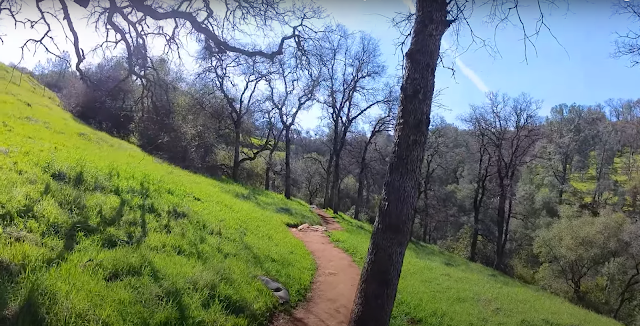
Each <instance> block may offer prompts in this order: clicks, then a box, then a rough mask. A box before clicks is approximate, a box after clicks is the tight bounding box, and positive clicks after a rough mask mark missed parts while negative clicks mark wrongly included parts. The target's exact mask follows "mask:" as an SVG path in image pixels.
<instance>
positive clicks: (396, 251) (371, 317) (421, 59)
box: [349, 0, 450, 326]
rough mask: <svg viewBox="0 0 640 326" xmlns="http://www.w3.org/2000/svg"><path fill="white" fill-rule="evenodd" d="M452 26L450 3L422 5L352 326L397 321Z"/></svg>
mask: <svg viewBox="0 0 640 326" xmlns="http://www.w3.org/2000/svg"><path fill="white" fill-rule="evenodd" d="M449 25H450V22H449V21H448V20H447V1H446V0H417V1H416V16H415V22H414V26H413V33H412V38H411V45H410V47H409V50H408V51H407V53H406V57H405V60H406V61H405V68H406V70H405V74H404V77H403V82H402V87H401V95H400V108H399V110H398V111H399V112H398V121H397V125H396V133H395V142H394V146H393V154H392V156H391V160H390V163H389V167H388V174H387V180H386V181H385V185H384V190H383V195H382V200H381V202H380V207H379V211H378V218H377V219H376V222H375V223H374V226H373V233H372V235H371V242H370V244H369V252H368V254H367V258H366V260H365V263H364V266H363V268H362V274H361V277H360V282H359V284H358V291H357V293H356V298H355V301H354V307H353V311H352V313H351V321H350V322H349V325H352V326H378V325H380V326H386V325H389V321H390V319H391V311H392V309H393V304H394V301H395V298H396V292H397V290H398V281H399V279H400V272H401V271H402V261H403V259H404V254H405V251H406V249H407V244H408V243H409V237H410V231H411V218H412V217H413V211H414V209H415V207H416V201H417V193H418V188H419V183H420V166H421V165H422V160H423V159H424V153H425V146H426V143H427V134H428V128H429V122H430V119H429V115H430V113H431V103H432V100H433V91H434V86H435V73H436V67H437V65H438V56H439V55H440V42H441V40H442V35H443V34H444V32H445V31H446V30H447V28H448V27H449Z"/></svg>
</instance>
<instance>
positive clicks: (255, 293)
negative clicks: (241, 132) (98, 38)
mask: <svg viewBox="0 0 640 326" xmlns="http://www.w3.org/2000/svg"><path fill="white" fill-rule="evenodd" d="M10 74H11V70H10V69H8V68H7V67H6V66H3V65H0V324H4V323H9V324H27V325H37V324H47V325H61V324H65V325H79V324H108V325H143V324H144V325H150V324H162V325H169V324H202V325H205V324H206V325H257V324H258V325H259V324H263V323H265V321H266V320H267V319H268V317H269V314H270V313H272V312H273V311H274V310H275V309H277V306H278V303H277V300H276V299H275V298H274V297H273V296H272V295H271V293H270V292H269V291H268V290H267V289H266V288H265V287H264V286H263V285H262V284H261V283H259V281H258V280H257V279H256V276H258V275H267V276H270V277H272V278H275V279H277V280H279V281H281V282H282V283H283V284H284V285H285V286H287V287H288V288H289V291H290V293H291V295H292V301H293V302H294V303H295V302H298V301H300V300H301V299H302V298H303V297H304V295H305V294H306V292H307V291H308V290H309V289H310V283H311V280H312V278H313V275H314V271H315V264H314V261H313V259H312V257H311V255H310V254H309V252H308V251H307V250H306V249H305V248H304V245H303V244H302V243H301V242H300V241H298V240H296V239H295V238H294V237H292V236H291V235H290V233H289V232H288V230H287V227H286V224H299V223H303V222H315V220H316V217H315V216H314V215H313V214H311V213H310V211H309V210H308V208H307V207H306V206H305V205H304V204H303V203H301V202H297V201H293V202H292V201H287V200H285V199H284V198H283V197H282V196H279V195H275V194H271V193H265V192H263V191H258V190H251V189H246V188H243V187H240V186H236V185H232V184H227V183H224V182H218V181H213V180H210V179H207V178H204V177H201V176H198V175H195V174H191V173H189V172H185V171H183V170H180V169H178V168H175V167H173V166H170V165H168V164H165V163H163V162H161V161H159V160H156V159H154V158H153V157H151V156H149V155H146V154H144V153H143V152H141V151H140V150H139V149H138V148H136V147H135V146H132V145H130V144H128V143H126V142H123V141H120V140H116V139H114V138H111V137H109V136H108V135H106V134H104V133H101V132H97V131H94V130H92V129H91V128H89V127H87V126H85V125H83V124H82V123H79V122H78V121H76V120H75V119H74V118H73V117H72V116H71V115H70V114H68V113H67V112H65V111H63V110H62V109H60V108H59V107H58V106H57V103H58V100H57V99H56V97H55V96H54V95H53V94H52V93H50V92H49V91H46V90H45V89H43V87H42V86H40V85H38V84H37V83H36V82H35V81H34V80H32V79H31V78H29V77H27V76H22V78H21V80H20V76H19V75H18V74H16V75H14V76H13V79H12V81H11V82H9V78H10Z"/></svg>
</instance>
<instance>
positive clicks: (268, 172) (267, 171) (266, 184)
mask: <svg viewBox="0 0 640 326" xmlns="http://www.w3.org/2000/svg"><path fill="white" fill-rule="evenodd" d="M271 159H272V158H271V154H269V161H268V162H267V167H266V168H265V172H264V190H266V191H269V190H270V187H269V186H270V185H271Z"/></svg>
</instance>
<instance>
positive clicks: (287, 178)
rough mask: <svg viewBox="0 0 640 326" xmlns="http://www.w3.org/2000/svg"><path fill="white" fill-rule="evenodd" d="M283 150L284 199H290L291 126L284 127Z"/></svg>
mask: <svg viewBox="0 0 640 326" xmlns="http://www.w3.org/2000/svg"><path fill="white" fill-rule="evenodd" d="M284 148H285V149H284V151H285V153H284V197H285V198H287V199H291V126H285V130H284Z"/></svg>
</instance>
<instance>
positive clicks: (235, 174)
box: [231, 123, 240, 182]
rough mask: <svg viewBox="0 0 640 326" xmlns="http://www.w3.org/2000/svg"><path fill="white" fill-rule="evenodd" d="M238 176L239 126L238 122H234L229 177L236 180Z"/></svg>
mask: <svg viewBox="0 0 640 326" xmlns="http://www.w3.org/2000/svg"><path fill="white" fill-rule="evenodd" d="M239 177H240V126H239V123H237V124H234V137H233V170H232V172H231V179H233V181H234V182H238V179H239Z"/></svg>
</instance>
